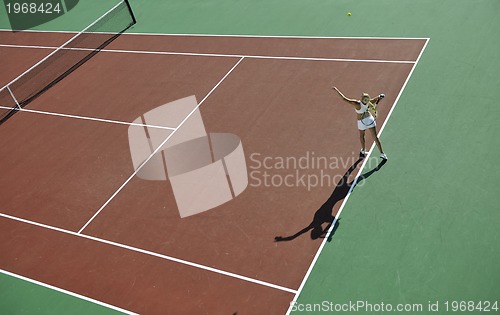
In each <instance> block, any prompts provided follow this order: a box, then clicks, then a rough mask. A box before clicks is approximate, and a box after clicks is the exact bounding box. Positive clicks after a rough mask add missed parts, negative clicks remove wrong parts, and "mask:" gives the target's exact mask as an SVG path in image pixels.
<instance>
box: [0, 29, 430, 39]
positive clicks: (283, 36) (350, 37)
mask: <svg viewBox="0 0 500 315" xmlns="http://www.w3.org/2000/svg"><path fill="white" fill-rule="evenodd" d="M0 32H9V33H12V30H10V29H0ZM17 32H26V33H30V32H34V33H49V34H50V33H67V34H73V33H77V32H76V31H42V30H20V31H17ZM102 33H103V34H115V33H108V32H102ZM123 35H144V36H186V37H242V38H298V39H309V38H311V39H383V40H385V39H387V40H403V39H407V40H424V39H429V38H428V37H381V36H378V37H377V36H373V37H370V36H359V37H355V36H307V35H302V36H297V35H252V34H180V33H178V34H173V33H133V32H125V33H123Z"/></svg>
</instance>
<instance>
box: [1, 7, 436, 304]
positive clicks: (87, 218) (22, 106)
mask: <svg viewBox="0 0 500 315" xmlns="http://www.w3.org/2000/svg"><path fill="white" fill-rule="evenodd" d="M132 4H133V3H132ZM76 8H78V7H76ZM103 12H105V11H103ZM139 12H142V11H140V10H139ZM140 17H141V16H140V15H139V16H138V17H137V20H138V24H135V25H133V26H132V27H131V28H130V26H129V25H128V24H127V23H128V22H124V23H123V24H120V25H119V27H124V28H126V30H121V29H120V32H122V31H124V33H123V34H121V35H119V36H118V34H117V33H118V32H113V33H111V32H110V33H108V34H102V33H99V34H95V36H96V37H92V38H91V37H90V36H89V37H86V38H85V40H82V41H81V42H79V39H78V38H79V36H82V35H83V36H87V35H86V34H85V33H83V34H80V33H78V31H76V32H75V31H70V32H67V31H57V32H53V31H25V32H11V31H6V30H5V31H0V55H1V56H2V58H1V60H0V67H1V69H2V76H1V78H0V85H1V86H6V87H7V88H4V89H3V90H2V92H1V93H2V94H1V95H0V96H1V98H0V100H1V102H2V103H1V104H0V105H2V106H3V107H2V113H8V114H6V115H7V116H8V117H7V118H6V119H4V120H3V122H2V124H1V125H0V134H1V135H2V136H1V137H0V157H1V158H0V172H1V174H2V176H1V177H0V187H2V193H1V200H2V205H1V209H0V225H1V227H0V240H1V242H0V250H1V252H2V256H1V258H0V269H1V270H2V274H3V277H12V278H15V279H18V280H22V281H28V282H29V283H34V284H36V285H37V286H41V287H43V288H44V289H45V290H51V291H54V292H59V293H58V294H63V295H67V296H71V297H73V298H75V297H76V299H75V300H76V301H90V302H91V303H89V304H88V305H91V306H78V307H75V308H76V309H78V310H80V311H81V312H82V313H85V312H92V313H102V314H105V313H108V312H109V313H113V312H115V311H116V312H122V313H129V314H285V313H287V312H288V313H289V312H291V311H296V309H294V308H292V307H291V304H290V303H291V302H292V301H294V302H297V301H299V302H300V303H302V302H301V300H300V297H302V296H307V294H309V293H308V292H312V294H313V295H314V294H316V293H314V291H308V290H306V291H305V293H304V294H302V293H303V292H304V291H303V290H304V288H306V289H307V286H306V282H307V281H311V280H308V279H310V277H312V279H317V278H316V277H318V276H320V277H321V274H323V275H324V272H325V271H324V270H325V267H323V266H324V264H325V263H327V262H328V259H326V258H325V259H326V260H324V261H323V262H322V261H321V259H319V262H318V258H319V257H320V254H321V253H322V252H323V251H324V248H328V247H331V246H332V244H333V245H336V244H338V243H336V242H337V238H336V237H337V232H336V229H337V228H338V227H339V226H340V227H341V228H340V229H339V230H340V231H344V229H350V226H355V224H353V222H352V221H349V218H347V223H345V222H346V220H343V221H337V219H338V217H339V215H340V213H343V211H344V207H348V205H349V203H354V204H356V200H354V201H351V196H355V195H356V193H358V194H364V193H365V194H366V193H367V192H368V191H369V190H370V187H373V186H370V185H371V184H372V183H373V182H374V181H373V180H374V179H375V182H376V178H379V177H380V176H379V174H382V173H383V172H385V170H386V169H389V168H390V166H385V167H384V168H383V169H382V166H383V164H381V163H380V160H379V159H377V154H376V153H377V152H378V151H377V149H376V148H374V146H373V145H372V142H371V138H370V137H368V139H369V140H370V141H369V142H368V143H369V145H368V147H369V148H371V149H372V150H373V151H374V153H373V154H372V155H371V156H370V157H367V158H365V159H364V160H361V159H359V156H358V152H359V144H358V142H359V140H358V134H357V131H356V125H355V120H354V118H353V113H352V108H350V107H349V106H345V105H344V104H340V102H339V101H338V99H336V95H335V94H334V93H333V92H332V89H331V87H332V86H333V85H336V86H338V87H339V88H341V89H342V90H343V91H344V92H345V93H346V94H348V95H351V96H357V95H358V94H359V92H360V91H363V92H368V93H369V94H370V95H377V94H379V93H385V94H386V98H385V99H384V100H383V103H382V104H381V105H380V106H379V115H378V118H377V125H378V128H379V133H380V134H381V133H382V131H384V129H385V128H386V127H385V126H386V123H387V122H389V119H390V118H391V116H392V113H393V111H394V110H395V109H396V106H397V105H398V104H399V103H400V99H401V97H402V96H403V95H404V93H405V91H406V88H407V85H408V84H410V82H411V80H412V75H413V72H414V71H416V69H418V66H419V62H420V59H421V58H423V56H425V54H426V52H425V51H426V49H427V45H428V44H429V43H430V38H429V37H426V36H421V37H416V36H413V37H411V36H408V37H395V36H392V37H382V36H364V37H363V36H274V35H268V36H261V35H196V34H182V35H180V34H153V32H147V33H146V32H143V33H142V34H141V32H136V28H137V27H140V23H141V21H140ZM113 26H114V27H118V25H113ZM115 35H116V36H115ZM94 42H95V43H97V44H98V45H96V46H99V47H98V48H97V47H94V46H92V45H90V44H89V43H92V44H94ZM102 42H105V46H100V43H102ZM61 47H62V48H61ZM96 48H97V50H96ZM89 54H90V55H89ZM51 56H55V58H54V57H51ZM81 59H84V62H81V63H80V62H79V63H78V66H77V67H75V68H74V69H71V70H72V71H71V72H68V73H64V75H63V76H62V77H60V78H59V77H58V78H57V80H56V81H55V82H48V83H47V84H45V83H44V84H42V85H40V87H41V88H39V86H38V85H37V84H34V83H33V84H30V82H37V81H40V80H39V79H38V76H40V77H43V76H44V75H43V74H44V71H49V72H50V71H51V70H50V69H52V68H57V67H59V69H58V70H57V71H59V72H60V71H61V69H63V68H64V66H65V65H69V66H70V67H72V63H73V62H74V60H76V61H79V60H81ZM40 61H41V62H40ZM46 61H50V63H51V64H52V65H48V66H47V68H46V69H45V68H44V71H41V72H40V74H37V76H30V73H32V71H33V70H30V69H31V68H33V69H35V68H36V67H45V64H47V62H46ZM44 62H45V63H44ZM33 65H35V67H33ZM65 71H66V70H64V71H63V72H65ZM59 72H57V76H58V75H59ZM45 73H47V72H45ZM23 77H25V78H26V77H27V78H28V79H29V80H27V79H23ZM49 77H50V75H49ZM53 77H55V75H53V76H52V77H50V78H53ZM374 78H376V79H374ZM50 81H52V79H50ZM9 82H10V83H9ZM16 82H17V83H16ZM19 82H22V84H19ZM40 82H44V81H43V80H42V81H40ZM16 84H17V85H16ZM39 84H40V83H39ZM7 104H10V105H7ZM12 107H16V108H15V109H14V110H13V111H11V108H12ZM349 118H352V119H349ZM396 126H397V124H396ZM193 134H194V135H193ZM14 139H15V140H14ZM200 139H201V140H200ZM220 139H221V140H220ZM13 140H14V141H13ZM384 140H385V139H384ZM141 141H146V142H145V143H147V145H146V146H147V148H146V149H144V143H141ZM140 150H143V151H140ZM144 150H145V152H146V153H144ZM176 150H177V151H176ZM205 155H206V156H207V159H208V162H206V161H202V162H200V160H198V159H196V158H197V157H200V159H202V158H201V157H203V156H205ZM138 156H141V157H138ZM389 157H390V156H389ZM397 159H398V158H397V155H396V161H397ZM219 161H222V162H221V163H220V165H216V164H217V162H219ZM325 161H327V162H325ZM183 162H184V163H183ZM302 162H306V164H307V165H306V166H303V164H302ZM323 162H325V163H323ZM235 163H236V164H235ZM283 163H285V165H284V164H283ZM315 163H317V164H315ZM321 163H323V164H321ZM174 164H175V167H174V166H172V165H174ZM241 165H243V166H244V169H242V168H241V167H240V166H241ZM388 165H391V161H389V162H388ZM238 167H239V168H238ZM378 170H380V171H378ZM221 172H222V173H221ZM389 172H390V171H389ZM360 176H361V177H360ZM242 178H244V179H242ZM382 178H384V177H382ZM342 180H345V181H347V182H349V184H345V182H344V181H342ZM318 181H320V182H318ZM355 181H358V182H359V183H358V187H357V188H356V189H355V190H354V193H353V190H352V189H353V188H354V186H355V184H353V183H355ZM226 185H227V187H228V188H226ZM365 185H367V186H368V187H365ZM388 198H389V200H392V199H391V197H388ZM348 201H349V202H348ZM185 205H188V206H185ZM193 208H198V210H193ZM358 209H359V208H358ZM358 215H359V214H358ZM319 216H322V217H321V218H319V219H318V217H319ZM311 221H312V223H311ZM375 221H376V219H375ZM332 223H336V224H335V229H334V230H333V231H332V229H333V228H334V227H333V226H332ZM339 224H340V225H339ZM327 231H329V232H331V233H332V234H331V235H329V232H327ZM278 236H279V237H283V238H285V239H286V240H289V241H286V242H285V241H284V242H281V241H279V242H276V241H275V240H276V237H278ZM328 236H330V237H328ZM332 237H333V241H332ZM340 237H342V235H341V236H340ZM338 246H340V245H338ZM323 255H325V254H323ZM336 259H338V257H337V258H336ZM317 264H318V265H319V266H320V267H318V268H317ZM315 266H316V267H315ZM313 268H317V269H313ZM321 268H323V269H321ZM320 269H321V270H322V273H319V274H318V273H317V274H315V273H314V270H320ZM321 270H320V271H321ZM320 271H318V272H320ZM4 283H7V280H5V282H4ZM309 283H311V282H309ZM320 283H321V281H320ZM6 286H7V285H6ZM20 286H21V285H19V284H12V285H11V286H10V287H9V288H13V287H20ZM31 290H34V289H31ZM34 294H35V293H34ZM42 295H43V294H41V293H40V296H42ZM5 296H7V295H5ZM53 299H54V300H56V301H57V300H62V298H61V297H60V296H56V297H54V298H53ZM297 299H299V300H297ZM312 300H314V298H313V299H312ZM35 303H36V302H35ZM75 303H81V302H75ZM52 305H58V303H57V302H54V303H53V304H52ZM85 305H87V304H85ZM6 307H7V306H6ZM51 307H52V306H51ZM56 307H57V306H56ZM86 307H98V308H99V309H95V310H92V311H86ZM13 308H15V309H9V311H13V310H14V311H15V310H16V309H17V310H19V309H21V308H19V309H18V308H17V307H16V306H13ZM49 309H50V307H49ZM49 309H47V312H48V313H50V310H49ZM22 312H23V311H22V310H19V314H22ZM77 312H78V311H75V313H77ZM313 313H314V312H313Z"/></svg>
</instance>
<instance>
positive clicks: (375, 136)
mask: <svg viewBox="0 0 500 315" xmlns="http://www.w3.org/2000/svg"><path fill="white" fill-rule="evenodd" d="M370 131H371V133H372V136H373V139H375V144H376V145H377V147H378V150H379V151H380V154H384V150H383V149H382V144H381V143H380V140H379V139H378V136H377V127H373V128H370Z"/></svg>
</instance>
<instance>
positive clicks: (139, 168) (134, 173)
mask: <svg viewBox="0 0 500 315" xmlns="http://www.w3.org/2000/svg"><path fill="white" fill-rule="evenodd" d="M243 59H244V58H241V59H240V60H238V62H237V63H236V64H235V65H234V66H233V67H232V68H231V70H229V71H228V72H227V73H226V75H225V76H224V77H223V78H222V79H220V81H219V82H218V83H217V84H216V85H215V86H214V87H213V89H211V90H210V92H208V94H207V95H206V96H205V98H203V100H201V102H199V103H198V105H196V107H195V108H194V109H193V110H192V111H191V112H190V113H189V114H188V115H187V116H186V117H185V118H184V120H183V121H181V123H180V124H179V126H177V128H175V130H174V131H173V132H172V133H171V134H169V135H168V137H167V138H166V139H165V140H164V141H163V142H162V143H161V144H160V145H159V146H158V147H157V148H156V149H155V150H154V151H153V153H151V155H150V156H149V157H148V158H147V159H146V160H145V161H144V162H142V163H141V165H139V167H138V168H137V169H136V170H135V171H134V172H133V173H132V175H130V177H129V178H128V179H127V180H126V181H125V182H124V183H123V184H122V185H121V186H120V188H118V189H117V190H116V191H115V192H114V194H113V195H111V197H110V198H109V199H108V200H107V201H106V202H105V203H104V204H103V205H102V206H101V208H99V210H97V212H96V213H95V214H94V215H93V216H92V218H90V220H88V221H87V223H85V225H84V226H83V227H82V228H81V229H80V230H79V231H78V233H81V232H82V231H83V230H84V229H85V228H86V227H87V226H88V225H89V224H90V223H91V222H92V221H93V220H94V219H95V218H96V217H97V216H98V215H99V213H101V211H102V210H103V209H104V208H105V207H106V206H107V205H108V204H109V203H110V202H111V200H113V199H114V198H115V197H116V195H118V193H119V192H120V191H121V190H122V189H123V188H124V187H125V186H126V185H127V184H128V183H129V182H130V181H131V180H132V178H134V176H135V175H136V174H137V173H138V172H139V171H140V170H141V169H142V168H143V167H144V165H146V163H147V162H149V160H151V159H152V158H153V156H154V155H155V154H157V153H158V151H160V150H161V148H162V147H163V146H164V145H165V143H167V141H168V140H170V138H171V137H172V136H173V135H174V134H175V133H176V132H177V130H179V128H180V127H181V126H182V125H183V124H184V123H185V122H186V121H187V120H188V118H189V117H191V115H192V114H193V113H195V112H196V111H197V110H198V108H199V107H200V106H201V104H203V102H205V100H206V99H207V98H208V97H209V96H210V94H212V92H213V91H215V89H216V88H217V87H218V86H219V85H220V84H221V83H222V81H224V79H226V78H227V76H228V75H229V74H230V73H231V72H233V70H234V69H235V68H236V67H237V66H238V65H239V64H240V62H241V61H243Z"/></svg>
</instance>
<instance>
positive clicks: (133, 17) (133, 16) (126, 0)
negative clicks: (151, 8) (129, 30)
mask: <svg viewBox="0 0 500 315" xmlns="http://www.w3.org/2000/svg"><path fill="white" fill-rule="evenodd" d="M123 1H125V3H126V4H127V8H128V11H129V12H130V16H132V20H133V21H134V23H133V24H135V23H137V20H136V19H135V15H134V11H132V7H131V6H130V2H129V1H128V0H123Z"/></svg>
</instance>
